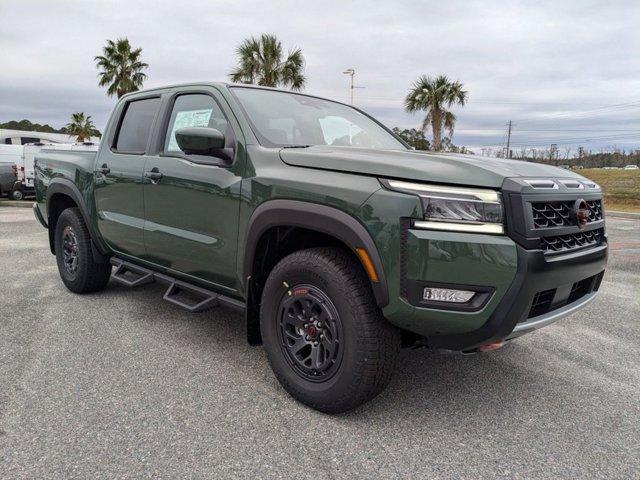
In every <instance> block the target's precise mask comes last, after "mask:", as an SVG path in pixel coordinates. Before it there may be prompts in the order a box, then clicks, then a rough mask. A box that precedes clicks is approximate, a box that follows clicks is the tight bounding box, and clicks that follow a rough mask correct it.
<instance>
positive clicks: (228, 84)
mask: <svg viewBox="0 0 640 480" xmlns="http://www.w3.org/2000/svg"><path fill="white" fill-rule="evenodd" d="M199 86H209V87H243V88H255V89H260V90H273V91H275V92H283V93H296V94H298V95H306V96H308V97H317V98H324V97H319V96H317V95H310V94H308V93H303V92H294V91H292V90H285V89H283V88H273V87H265V86H262V85H254V84H251V83H232V82H187V83H173V84H169V85H163V86H161V87H155V88H145V89H144V90H138V91H136V92H129V93H127V94H125V95H123V96H122V98H126V97H131V96H135V95H140V94H145V93H148V92H155V91H158V90H166V89H169V88H181V87H199ZM326 100H331V101H335V100H332V99H330V98H327V99H326ZM338 103H341V102H338Z"/></svg>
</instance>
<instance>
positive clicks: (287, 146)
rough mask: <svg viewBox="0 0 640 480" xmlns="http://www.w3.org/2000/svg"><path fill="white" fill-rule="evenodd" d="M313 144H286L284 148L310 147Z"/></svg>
mask: <svg viewBox="0 0 640 480" xmlns="http://www.w3.org/2000/svg"><path fill="white" fill-rule="evenodd" d="M311 146H313V145H285V146H284V147H282V148H309V147H311Z"/></svg>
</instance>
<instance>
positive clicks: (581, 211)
mask: <svg viewBox="0 0 640 480" xmlns="http://www.w3.org/2000/svg"><path fill="white" fill-rule="evenodd" d="M573 214H574V216H575V219H576V221H577V223H578V228H580V230H584V227H586V226H587V222H588V221H589V207H588V206H587V202H585V201H584V200H583V199H582V198H579V199H578V200H576V201H575V203H574V204H573Z"/></svg>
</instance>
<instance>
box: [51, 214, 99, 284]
mask: <svg viewBox="0 0 640 480" xmlns="http://www.w3.org/2000/svg"><path fill="white" fill-rule="evenodd" d="M55 247H56V260H57V262H58V271H59V272H60V277H61V278H62V281H63V283H64V284H65V285H66V287H67V288H68V289H69V290H71V291H72V292H75V293H89V292H96V291H98V290H102V289H103V288H104V287H105V286H106V285H107V283H108V282H109V277H110V276H111V264H110V263H108V262H107V263H98V262H96V261H94V259H93V252H92V251H91V236H90V235H89V230H88V229H87V226H86V225H85V223H84V220H83V218H82V215H81V214H80V210H78V209H77V208H68V209H66V210H65V211H63V212H62V213H61V214H60V217H59V218H58V222H57V223H56V231H55Z"/></svg>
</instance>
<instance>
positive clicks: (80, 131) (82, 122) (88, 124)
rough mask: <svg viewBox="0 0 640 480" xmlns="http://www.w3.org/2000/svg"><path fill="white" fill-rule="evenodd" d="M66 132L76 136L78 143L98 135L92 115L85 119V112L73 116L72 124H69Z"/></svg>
mask: <svg viewBox="0 0 640 480" xmlns="http://www.w3.org/2000/svg"><path fill="white" fill-rule="evenodd" d="M66 130H67V133H68V134H69V135H75V137H76V141H77V142H78V143H82V142H84V141H85V139H88V138H91V135H93V134H95V133H96V129H95V126H94V125H93V122H92V121H91V115H87V116H86V117H85V115H84V112H76V113H74V114H72V115H71V122H70V123H67V126H66Z"/></svg>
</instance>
